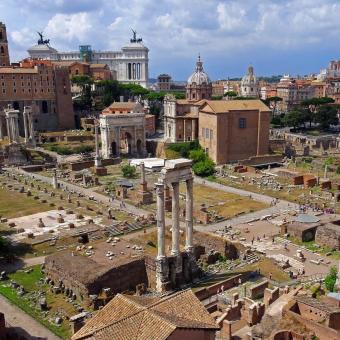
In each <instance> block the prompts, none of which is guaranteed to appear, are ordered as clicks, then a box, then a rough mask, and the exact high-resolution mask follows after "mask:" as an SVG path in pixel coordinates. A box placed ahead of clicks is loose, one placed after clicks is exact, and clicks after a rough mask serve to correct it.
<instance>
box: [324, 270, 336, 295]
mask: <svg viewBox="0 0 340 340" xmlns="http://www.w3.org/2000/svg"><path fill="white" fill-rule="evenodd" d="M336 275H337V271H336V268H335V267H332V268H331V269H330V271H329V274H328V275H327V276H326V277H325V286H326V288H327V289H328V290H329V291H330V292H333V290H334V286H335V282H336Z"/></svg>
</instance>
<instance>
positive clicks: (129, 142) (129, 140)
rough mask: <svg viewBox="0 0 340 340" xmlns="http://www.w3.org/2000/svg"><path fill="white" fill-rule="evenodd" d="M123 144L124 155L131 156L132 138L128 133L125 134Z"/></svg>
mask: <svg viewBox="0 0 340 340" xmlns="http://www.w3.org/2000/svg"><path fill="white" fill-rule="evenodd" d="M124 143H125V153H126V154H128V155H131V153H132V136H131V134H130V133H129V132H125V135H124Z"/></svg>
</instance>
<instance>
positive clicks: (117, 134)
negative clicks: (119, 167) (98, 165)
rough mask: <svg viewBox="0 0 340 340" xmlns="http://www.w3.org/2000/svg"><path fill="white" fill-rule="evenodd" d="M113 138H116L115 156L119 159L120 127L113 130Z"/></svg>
mask: <svg viewBox="0 0 340 340" xmlns="http://www.w3.org/2000/svg"><path fill="white" fill-rule="evenodd" d="M115 138H116V150H115V153H116V156H117V157H120V126H117V127H116V129H115Z"/></svg>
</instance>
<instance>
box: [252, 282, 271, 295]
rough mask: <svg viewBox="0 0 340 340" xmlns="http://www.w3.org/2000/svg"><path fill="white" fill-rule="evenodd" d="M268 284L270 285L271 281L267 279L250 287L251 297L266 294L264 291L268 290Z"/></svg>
mask: <svg viewBox="0 0 340 340" xmlns="http://www.w3.org/2000/svg"><path fill="white" fill-rule="evenodd" d="M268 285H269V282H268V281H267V280H266V281H263V282H260V283H259V284H257V285H254V286H251V287H250V288H249V297H250V298H251V299H259V298H262V297H263V295H264V291H265V290H266V288H268Z"/></svg>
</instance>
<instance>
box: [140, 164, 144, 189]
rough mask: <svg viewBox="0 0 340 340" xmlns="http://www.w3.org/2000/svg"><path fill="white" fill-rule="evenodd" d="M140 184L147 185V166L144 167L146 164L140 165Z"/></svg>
mask: <svg viewBox="0 0 340 340" xmlns="http://www.w3.org/2000/svg"><path fill="white" fill-rule="evenodd" d="M140 183H141V184H144V183H145V166H144V162H141V163H140Z"/></svg>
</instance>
